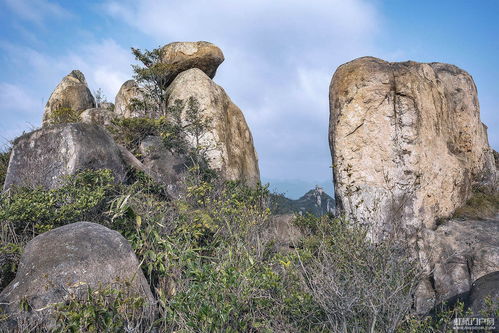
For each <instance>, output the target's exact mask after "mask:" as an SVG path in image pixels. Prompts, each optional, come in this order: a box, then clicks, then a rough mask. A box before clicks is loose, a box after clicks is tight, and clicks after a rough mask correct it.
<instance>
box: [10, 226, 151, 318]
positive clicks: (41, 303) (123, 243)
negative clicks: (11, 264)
mask: <svg viewBox="0 0 499 333" xmlns="http://www.w3.org/2000/svg"><path fill="white" fill-rule="evenodd" d="M106 287H112V288H117V289H123V288H127V290H124V292H125V293H130V294H131V295H136V296H140V297H143V298H144V299H145V300H146V304H147V303H150V304H151V306H152V304H153V303H154V298H153V296H152V293H151V290H150V288H149V285H148V283H147V281H146V279H145V277H144V274H143V273H142V271H141V269H140V264H139V262H138V260H137V258H136V256H135V254H134V253H133V250H132V248H131V247H130V245H129V244H128V242H127V240H126V239H125V238H123V236H121V235H120V234H119V233H118V232H116V231H113V230H110V229H108V228H106V227H104V226H102V225H100V224H95V223H90V222H78V223H73V224H69V225H66V226H63V227H59V228H56V229H53V230H51V231H49V232H46V233H44V234H42V235H39V236H37V237H35V238H34V239H32V240H31V241H30V242H29V243H28V244H27V245H26V247H25V250H24V253H23V255H22V257H21V261H20V264H19V268H18V271H17V274H16V278H15V279H14V280H13V281H12V282H11V283H10V284H9V285H8V286H7V287H6V288H5V289H4V290H3V291H2V293H1V294H0V304H1V307H3V309H2V310H3V312H2V313H3V314H7V315H9V316H10V319H11V323H12V320H14V321H15V320H17V319H21V318H22V319H23V320H27V321H28V322H29V321H35V322H36V321H41V322H42V323H43V324H44V325H50V314H51V312H52V310H53V306H54V305H55V304H57V303H60V302H64V301H66V300H68V299H69V297H70V296H71V295H76V296H82V295H83V294H85V293H86V292H87V291H88V288H90V289H92V290H98V289H99V288H106ZM20 302H27V303H28V304H29V306H30V308H31V311H29V312H23V311H20V308H21V307H20Z"/></svg>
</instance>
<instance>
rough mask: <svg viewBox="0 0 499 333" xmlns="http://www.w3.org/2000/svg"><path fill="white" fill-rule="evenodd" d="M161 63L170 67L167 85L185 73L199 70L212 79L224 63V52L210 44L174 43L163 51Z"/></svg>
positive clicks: (166, 46)
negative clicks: (194, 69) (193, 69)
mask: <svg viewBox="0 0 499 333" xmlns="http://www.w3.org/2000/svg"><path fill="white" fill-rule="evenodd" d="M161 52H162V58H161V62H162V63H164V64H166V65H170V66H169V69H170V70H169V73H168V78H167V83H166V84H167V85H168V84H170V83H171V82H172V81H173V80H174V79H175V77H176V76H177V75H178V74H180V73H181V72H183V71H186V70H188V69H191V68H199V69H200V70H202V71H203V72H204V73H205V74H206V75H208V76H209V77H210V78H211V79H213V78H214V77H215V73H216V72H217V68H218V66H219V65H220V64H221V63H222V62H223V61H224V55H223V53H222V50H220V48H218V47H217V46H216V45H214V44H212V43H208V42H174V43H170V44H167V45H165V46H163V48H162V49H161Z"/></svg>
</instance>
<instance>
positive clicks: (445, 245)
mask: <svg viewBox="0 0 499 333" xmlns="http://www.w3.org/2000/svg"><path fill="white" fill-rule="evenodd" d="M418 248H419V255H420V258H421V261H422V262H423V263H425V264H426V265H427V269H428V272H429V273H430V277H429V280H428V281H431V284H430V285H431V290H427V291H426V294H422V295H420V297H418V298H419V300H418V302H419V303H421V304H423V303H425V302H426V303H427V306H429V307H430V308H431V307H432V305H434V304H438V303H441V302H444V301H447V300H449V299H452V298H455V297H458V296H459V295H465V294H467V293H468V292H469V291H470V288H471V286H472V284H473V283H474V281H477V280H478V279H480V278H481V277H483V276H486V275H488V274H490V273H493V272H495V271H499V219H497V218H495V219H487V220H449V221H447V222H446V223H444V224H442V225H440V226H438V228H437V229H436V230H429V229H427V230H424V231H423V232H422V235H421V237H420V239H419V241H418ZM422 285H428V283H427V282H423V283H422ZM429 299H432V302H431V303H430V304H428V300H429ZM425 308H426V307H425ZM421 312H424V311H421Z"/></svg>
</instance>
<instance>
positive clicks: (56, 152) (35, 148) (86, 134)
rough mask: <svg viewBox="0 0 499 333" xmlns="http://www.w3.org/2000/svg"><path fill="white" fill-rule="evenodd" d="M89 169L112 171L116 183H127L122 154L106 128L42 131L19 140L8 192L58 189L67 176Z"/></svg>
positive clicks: (78, 125)
mask: <svg viewBox="0 0 499 333" xmlns="http://www.w3.org/2000/svg"><path fill="white" fill-rule="evenodd" d="M87 169H93V170H98V169H110V170H111V171H112V172H113V175H114V177H115V180H116V182H121V181H123V180H124V179H125V174H126V169H125V166H124V164H123V161H122V159H121V155H120V150H119V148H118V147H117V145H116V144H115V142H114V141H113V139H112V138H111V136H110V135H109V134H108V133H107V131H106V130H105V129H104V128H102V127H100V126H98V125H92V124H83V123H72V124H59V125H51V126H46V127H42V128H41V129H38V130H36V131H33V132H31V133H28V134H25V135H23V136H21V137H19V138H18V139H16V140H15V142H14V146H13V148H12V153H11V156H10V161H9V167H8V169H7V174H6V177H5V183H4V190H6V189H8V188H11V187H15V186H17V187H30V188H32V187H38V186H41V187H43V188H46V189H52V188H56V187H58V186H60V185H61V184H62V183H63V182H64V179H65V177H66V176H70V175H74V174H76V173H78V172H80V171H83V170H87Z"/></svg>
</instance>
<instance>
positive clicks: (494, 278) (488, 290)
mask: <svg viewBox="0 0 499 333" xmlns="http://www.w3.org/2000/svg"><path fill="white" fill-rule="evenodd" d="M488 301H491V302H492V304H493V306H495V311H497V308H498V307H499V271H497V272H493V273H490V274H487V275H485V276H482V277H481V278H479V279H478V280H476V281H475V282H474V283H473V285H472V286H471V290H470V293H469V296H468V300H467V304H466V305H467V306H468V307H469V308H470V309H471V311H472V312H473V313H474V314H475V315H480V312H481V311H487V310H488V308H489V305H488Z"/></svg>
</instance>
